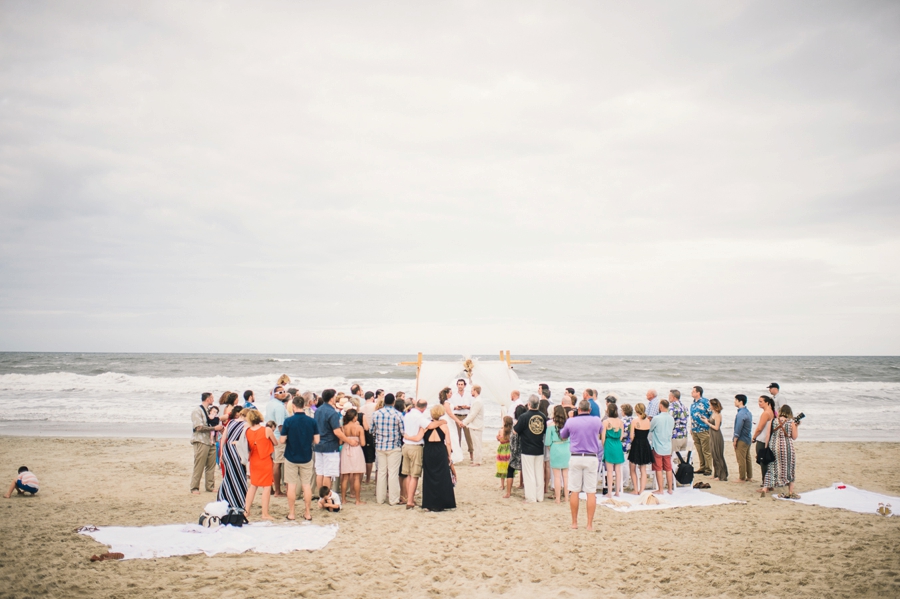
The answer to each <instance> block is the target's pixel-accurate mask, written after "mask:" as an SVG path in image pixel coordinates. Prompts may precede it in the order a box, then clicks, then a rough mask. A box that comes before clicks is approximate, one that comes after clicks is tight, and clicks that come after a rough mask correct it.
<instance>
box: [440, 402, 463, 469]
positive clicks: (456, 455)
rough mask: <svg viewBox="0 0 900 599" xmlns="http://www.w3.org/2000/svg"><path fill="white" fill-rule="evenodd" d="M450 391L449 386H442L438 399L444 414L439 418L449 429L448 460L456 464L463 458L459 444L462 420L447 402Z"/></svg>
mask: <svg viewBox="0 0 900 599" xmlns="http://www.w3.org/2000/svg"><path fill="white" fill-rule="evenodd" d="M451 393H452V391H451V390H450V387H444V388H443V389H441V393H440V395H439V396H438V401H440V403H441V405H442V406H444V415H443V416H441V420H444V421H445V422H446V423H447V427H448V428H449V429H450V461H451V462H453V463H454V464H458V463H459V462H461V461H462V459H463V452H462V449H461V448H460V446H459V429H460V427H461V426H462V420H460V419H459V418H457V417H456V415H455V414H454V413H453V408H452V407H451V406H450V404H449V402H448V400H449V399H450V394H451ZM445 404H446V405H445Z"/></svg>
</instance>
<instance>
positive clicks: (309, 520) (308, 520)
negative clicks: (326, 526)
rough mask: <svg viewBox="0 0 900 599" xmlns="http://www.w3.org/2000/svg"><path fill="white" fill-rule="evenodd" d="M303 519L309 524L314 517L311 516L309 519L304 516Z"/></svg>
mask: <svg viewBox="0 0 900 599" xmlns="http://www.w3.org/2000/svg"><path fill="white" fill-rule="evenodd" d="M303 519H304V520H306V521H307V522H312V516H310V517H309V518H307V517H306V516H303Z"/></svg>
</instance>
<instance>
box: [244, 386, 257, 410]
mask: <svg viewBox="0 0 900 599" xmlns="http://www.w3.org/2000/svg"><path fill="white" fill-rule="evenodd" d="M254 399H256V398H255V397H254V396H253V391H251V390H250V389H247V390H246V391H244V409H245V410H255V409H256V404H255V403H253V400H254Z"/></svg>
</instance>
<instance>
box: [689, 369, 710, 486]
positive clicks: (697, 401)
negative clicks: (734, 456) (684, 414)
mask: <svg viewBox="0 0 900 599" xmlns="http://www.w3.org/2000/svg"><path fill="white" fill-rule="evenodd" d="M691 397H693V398H694V403H692V404H691V437H692V438H693V439H694V449H695V450H697V456H698V457H699V458H700V467H699V468H697V473H698V474H702V475H704V476H710V475H712V449H711V448H710V446H709V425H708V424H706V423H704V422H703V420H701V418H706V419H707V420H708V419H710V418H711V417H712V410H710V409H709V400H708V399H706V398H705V397H703V387H700V386H696V387H694V388H693V389H691Z"/></svg>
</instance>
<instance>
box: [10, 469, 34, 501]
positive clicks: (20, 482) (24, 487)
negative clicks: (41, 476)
mask: <svg viewBox="0 0 900 599" xmlns="http://www.w3.org/2000/svg"><path fill="white" fill-rule="evenodd" d="M39 486H40V483H38V479H37V477H36V476H35V475H34V473H33V472H31V471H30V470H29V469H28V466H22V467H21V468H19V476H18V477H17V478H16V480H14V481H13V482H12V484H11V485H9V491H7V492H6V495H4V497H6V498H7V499H9V498H10V497H12V492H13V489H15V491H16V492H17V493H18V494H19V495H24V494H25V493H31V495H32V496H34V494H35V493H37V492H38V488H39Z"/></svg>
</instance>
